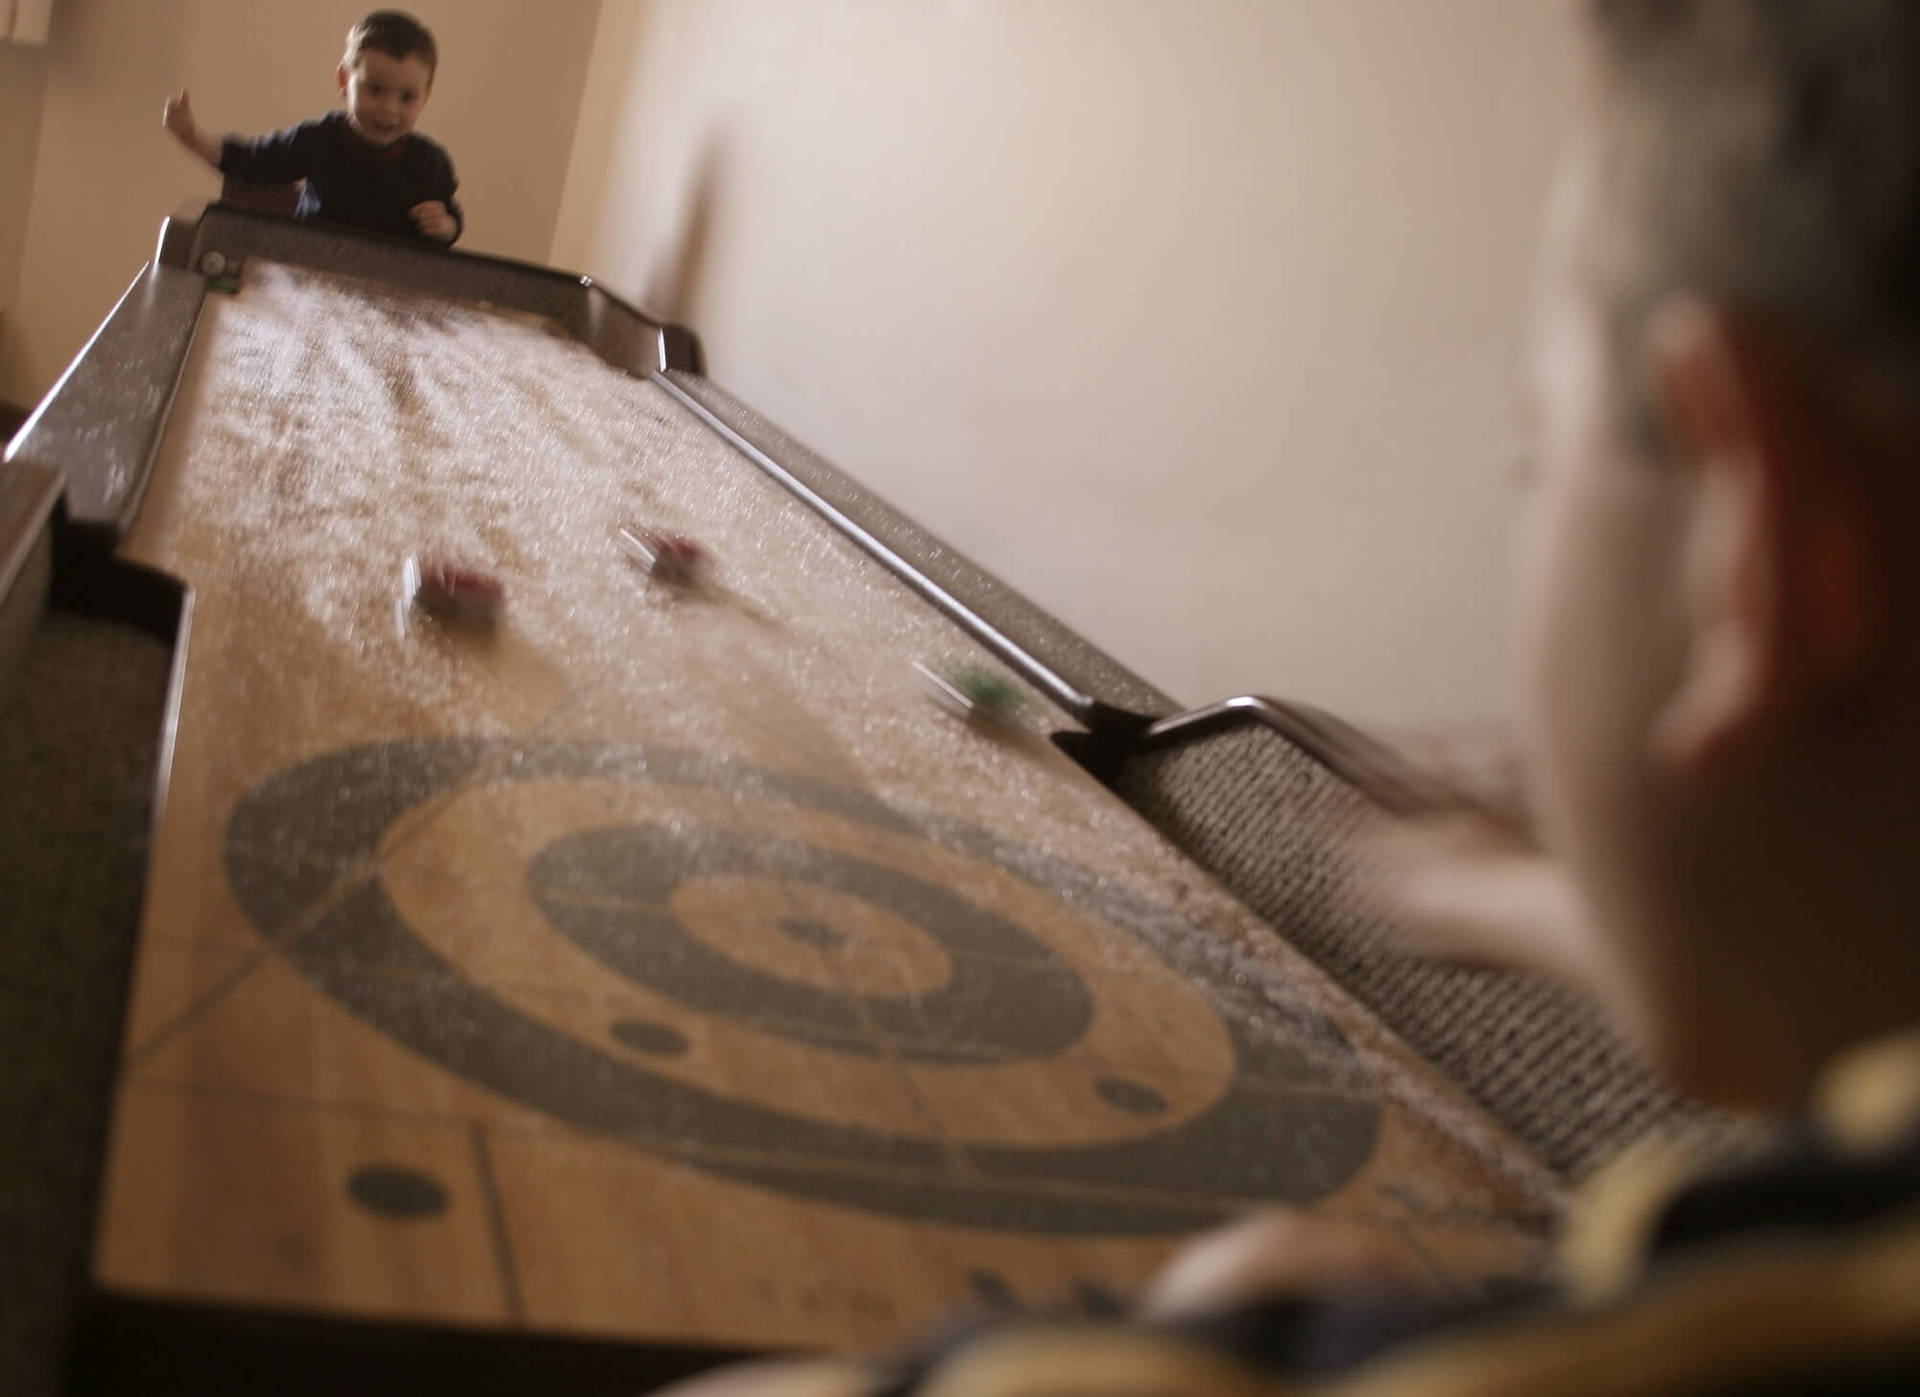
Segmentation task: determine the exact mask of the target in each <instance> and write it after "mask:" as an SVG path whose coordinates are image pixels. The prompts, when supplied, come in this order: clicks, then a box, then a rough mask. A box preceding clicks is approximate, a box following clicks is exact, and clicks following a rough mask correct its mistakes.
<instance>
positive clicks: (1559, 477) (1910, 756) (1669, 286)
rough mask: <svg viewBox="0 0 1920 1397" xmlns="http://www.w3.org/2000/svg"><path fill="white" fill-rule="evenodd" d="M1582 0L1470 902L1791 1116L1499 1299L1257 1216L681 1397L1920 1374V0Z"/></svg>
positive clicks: (1728, 1079) (1753, 1384)
mask: <svg viewBox="0 0 1920 1397" xmlns="http://www.w3.org/2000/svg"><path fill="white" fill-rule="evenodd" d="M1588 10H1589V14H1590V19H1591V28H1592V30H1593V31H1594V38H1595V43H1594V44H1593V48H1594V50H1595V52H1596V56H1597V58H1598V63H1597V65H1596V66H1597V78H1598V82H1597V89H1598V90H1597V93H1596V98H1595V100H1594V102H1593V103H1592V109H1591V110H1590V112H1589V113H1588V115H1587V118H1586V120H1585V122H1584V124H1583V129H1582V131H1581V133H1580V136H1581V138H1580V140H1579V141H1578V142H1577V144H1576V145H1575V147H1574V149H1573V150H1572V152H1571V153H1570V157H1569V160H1568V163H1567V165H1566V167H1565V169H1564V171H1563V181H1562V185H1561V188H1560V192H1559V198H1558V200H1557V202H1556V207H1555V211H1554V217H1553V219H1552V221H1551V225H1550V229H1549V238H1548V251H1549V255H1548V258H1547V261H1546V266H1545V272H1546V275H1545V279H1544V283H1543V286H1542V294H1541V297H1540V318H1539V327H1538V333H1537V335H1536V341H1535V345H1534V353H1533V359H1534V363H1533V374H1532V379H1533V391H1532V395H1531V396H1532V400H1533V405H1534V409H1535V416H1536V419H1537V422H1536V435H1537V446H1538V453H1537V454H1538V465H1539V473H1538V481H1537V484H1536V487H1535V495H1534V498H1533V500H1532V501H1531V506H1532V507H1531V509H1530V511H1529V517H1528V519H1527V521H1526V529H1525V544H1526V546H1525V547H1524V549H1523V550H1522V556H1521V559H1520V563H1521V566H1520V569H1519V572H1518V581H1519V594H1520V595H1519V599H1520V602H1521V612H1522V616H1521V619H1522V627H1521V634H1520V648H1521V651H1522V654H1523V656H1524V659H1525V664H1524V671H1523V672H1524V676H1525V682H1524V685H1523V689H1522V695H1521V698H1522V705H1521V713H1522V718H1523V731H1524V734H1525V737H1526V748H1527V751H1526V755H1527V758H1528V761H1529V766H1530V772H1529V774H1530V777H1531V782H1532V793H1533V798H1534V804H1535V807H1536V810H1537V813H1538V815H1539V817H1540V820H1541V824H1542V832H1543V836H1544V838H1545V841H1546V843H1547V845H1548V847H1549V849H1550V850H1551V851H1552V856H1553V862H1552V863H1540V864H1534V863H1530V862H1528V861H1527V860H1526V859H1525V858H1523V857H1521V856H1519V855H1517V854H1511V853H1505V854H1495V855H1488V856H1487V857H1486V859H1485V861H1484V863H1482V864H1480V865H1479V866H1478V871H1479V872H1480V873H1483V874H1484V875H1486V879H1487V882H1486V884H1485V885H1484V886H1483V887H1482V888H1481V890H1480V895H1481V901H1480V904H1479V906H1480V909H1481V910H1482V911H1486V912H1488V913H1490V914H1491V915H1492V917H1493V918H1494V920H1496V921H1498V920H1500V919H1501V918H1502V917H1504V916H1505V915H1506V914H1507V913H1508V912H1509V911H1510V910H1511V909H1512V908H1513V907H1514V906H1516V905H1522V906H1528V907H1533V908H1538V909H1541V910H1542V911H1543V912H1546V913H1548V914H1549V915H1550V916H1551V917H1552V918H1553V919H1554V921H1555V923H1556V926H1555V932H1556V935H1555V937H1554V940H1553V949H1552V950H1551V951H1550V953H1549V955H1548V959H1549V960H1551V961H1552V962H1553V963H1555V964H1556V965H1558V966H1559V967H1560V968H1562V969H1564V970H1567V971H1568V972H1569V973H1571V974H1573V975H1575V976H1576V977H1578V978H1581V979H1583V980H1584V981H1586V983H1587V984H1588V985H1589V987H1590V988H1592V989H1594V990H1595V991H1596V992H1597V993H1598V994H1599V995H1600V996H1601V997H1602V998H1603V999H1604V1000H1605V1001H1606V1002H1607V1003H1608V1004H1609V1005H1611V1007H1612V1008H1613V1009H1614V1010H1615V1011H1616V1013H1617V1014H1618V1015H1619V1017H1620V1020H1621V1022H1622V1024H1623V1026H1624V1027H1625V1028H1626V1029H1627V1030H1628V1031H1629V1032H1630V1033H1632V1034H1633V1035H1634V1037H1635V1038H1636V1039H1637V1041H1638V1042H1639V1043H1640V1044H1641V1045H1642V1046H1643V1048H1644V1049H1645V1050H1646V1052H1647V1053H1648V1055H1649V1057H1650V1058H1651V1059H1652V1060H1653V1061H1654V1062H1655V1063H1656V1064H1657V1065H1658V1066H1659V1067H1660V1068H1661V1069H1662V1070H1664V1071H1665V1072H1666V1073H1667V1074H1668V1075H1669V1077H1670V1078H1671V1079H1672V1080H1674V1081H1675V1082H1676V1083H1678V1084H1680V1085H1681V1086H1683V1087H1685V1088H1686V1089H1688V1090H1689V1091H1691V1092H1693V1093H1695V1094H1696V1095H1699V1096H1702V1097H1705V1098H1708V1099H1712V1100H1717V1101H1721V1102H1725V1103H1728V1104H1732V1105H1739V1106H1743V1107H1746V1108H1748V1109H1751V1110H1759V1111H1766V1112H1771V1113H1773V1114H1774V1115H1776V1116H1777V1117H1779V1118H1780V1119H1781V1120H1782V1122H1783V1123H1785V1122H1792V1126H1791V1128H1790V1129H1789V1130H1788V1131H1787V1132H1785V1133H1784V1134H1783V1136H1782V1138H1781V1140H1780V1142H1779V1143H1778V1144H1777V1146H1776V1147H1775V1148H1774V1150H1773V1151H1772V1153H1770V1154H1769V1155H1767V1156H1765V1157H1763V1158H1759V1159H1748V1160H1746V1161H1744V1162H1732V1161H1727V1162H1723V1163H1722V1164H1721V1165H1720V1166H1719V1167H1717V1168H1714V1169H1708V1170H1701V1169H1700V1168H1699V1167H1698V1165H1697V1163H1695V1162H1688V1161H1685V1160H1683V1159H1682V1158H1681V1157H1680V1156H1678V1155H1677V1154H1669V1155H1668V1156H1667V1157H1666V1158H1664V1159H1662V1160H1660V1161H1659V1163H1658V1168H1652V1167H1642V1168H1641V1169H1639V1170H1637V1171H1630V1172H1631V1173H1632V1178H1631V1180H1628V1179H1626V1178H1625V1177H1624V1176H1617V1177H1616V1179H1615V1180H1614V1187H1613V1188H1611V1189H1602V1190H1601V1191H1600V1192H1598V1193H1596V1194H1594V1195H1592V1196H1590V1197H1589V1198H1588V1199H1587V1200H1586V1202H1585V1205H1584V1206H1583V1207H1582V1208H1581V1209H1579V1210H1576V1213H1575V1215H1574V1219H1573V1226H1572V1229H1571V1230H1570V1233H1569V1238H1568V1241H1569V1248H1568V1251H1567V1268H1566V1279H1565V1281H1564V1283H1563V1284H1560V1285H1556V1286H1553V1287H1548V1288H1543V1289H1542V1290H1541V1291H1540V1292H1539V1293H1535V1294H1531V1295H1526V1296H1508V1297H1504V1298H1502V1299H1501V1300H1499V1301H1497V1302H1495V1301H1490V1300H1486V1299H1479V1300H1460V1301H1456V1302H1454V1303H1453V1305H1452V1306H1451V1308H1450V1309H1449V1308H1447V1307H1445V1306H1436V1305H1435V1304H1434V1303H1432V1302H1421V1301H1419V1300H1418V1299H1417V1298H1415V1297H1407V1296H1401V1297H1399V1298H1394V1297H1390V1296H1386V1295H1383V1294H1382V1292H1381V1289H1380V1286H1381V1284H1382V1282H1383V1279H1384V1278H1385V1275H1386V1272H1387V1270H1388V1269H1389V1268H1387V1267H1385V1266H1383V1264H1382V1262H1381V1259H1380V1257H1378V1256H1377V1255H1375V1254H1373V1252H1374V1250H1375V1249H1374V1248H1371V1247H1370V1245H1369V1242H1368V1239H1367V1237H1366V1236H1364V1235H1361V1236H1354V1235H1352V1232H1351V1230H1350V1229H1348V1228H1343V1226H1342V1225H1341V1223H1340V1222H1339V1221H1338V1220H1337V1219H1331V1218H1324V1217H1320V1216H1316V1215H1314V1214H1311V1213H1306V1214H1301V1213H1289V1212H1285V1211H1279V1212H1276V1213H1274V1214H1271V1215H1269V1216H1267V1217H1265V1218H1263V1219H1260V1220H1258V1221H1256V1222H1255V1223H1254V1224H1252V1225H1251V1226H1250V1227H1243V1228H1242V1230H1241V1231H1240V1232H1239V1233H1238V1234H1237V1235H1235V1236H1231V1237H1228V1238H1227V1239H1225V1240H1224V1241H1223V1242H1220V1243H1215V1244H1213V1245H1211V1246H1210V1247H1204V1248H1203V1249H1202V1250H1200V1251H1198V1252H1194V1253H1190V1254H1189V1256H1188V1258H1187V1259H1186V1260H1185V1261H1184V1262H1179V1263H1176V1265H1175V1266H1174V1267H1173V1268H1172V1270H1171V1271H1170V1273H1169V1274H1168V1275H1167V1276H1166V1277H1165V1278H1164V1280H1163V1282H1162V1284H1161V1285H1160V1286H1158V1287H1157V1288H1156V1289H1155V1290H1154V1291H1153V1292H1152V1293H1150V1295H1149V1296H1148V1297H1147V1305H1146V1306H1145V1308H1144V1310H1143V1312H1142V1313H1141V1314H1140V1315H1139V1316H1137V1317H1136V1318H1135V1319H1134V1320H1132V1321H1131V1322H1128V1323H1113V1322H1099V1323H1096V1322H1092V1321H1077V1322H1075V1321H1064V1320H1063V1321H1052V1322H1043V1321H1038V1320H1035V1321H1029V1322H1026V1323H1015V1324H1007V1325H1000V1326H994V1327H991V1328H988V1329H985V1330H983V1331H980V1332H977V1333H974V1334H972V1335H968V1336H964V1337H962V1338H958V1339H950V1340H948V1341H947V1342H946V1343H944V1344H942V1345H940V1346H938V1347H936V1348H932V1349H928V1350H924V1351H922V1352H920V1353H918V1354H910V1355H907V1356H904V1357H902V1358H901V1359H899V1360H897V1361H893V1362H886V1363H877V1364H867V1365H854V1364H850V1363H846V1362H844V1361H840V1360H821V1361H818V1362H815V1363H810V1364H804V1365H798V1366H786V1367H778V1368H771V1369H760V1370H743V1371H737V1372H732V1373H727V1374H723V1375H720V1376H718V1377H716V1378H714V1379H709V1380H708V1381H707V1382H706V1383H703V1384H700V1385H699V1386H700V1390H701V1392H702V1393H703V1394H706V1397H715V1395H716V1394H719V1393H723V1392H724V1393H729V1394H742V1395H743V1397H744V1394H756V1393H757V1394H764V1395H765V1397H774V1395H775V1394H793V1395H794V1397H798V1395H799V1394H807V1397H848V1395H850V1394H876V1393H888V1394H895V1395H896V1397H903V1395H904V1394H909V1393H925V1394H933V1393H937V1394H940V1397H1094V1394H1111V1393H1153V1394H1156V1397H1173V1394H1186V1393H1231V1394H1246V1397H1253V1395H1254V1394H1273V1395H1274V1397H1277V1395H1278V1394H1279V1393H1282V1392H1312V1393H1314V1394H1318V1397H1361V1395H1362V1394H1366V1397H1389V1395H1391V1397H1441V1394H1446V1397H1481V1395H1482V1394H1496V1393H1497V1394H1512V1397H1521V1395H1522V1394H1525V1395H1526V1397H1534V1394H1551V1395H1552V1397H1585V1395H1586V1394H1593V1395H1594V1397H1598V1394H1603V1393H1604V1394H1612V1395H1614V1397H1624V1395H1625V1394H1635V1395H1636V1397H1646V1395H1648V1394H1662V1395H1663V1397H1670V1395H1671V1394H1680V1393H1687V1394H1713V1395H1714V1397H1728V1394H1734V1393H1741V1394H1761V1393H1765V1394H1769V1397H1781V1395H1782V1394H1788V1393H1821V1394H1866V1393H1895V1392H1900V1393H1914V1392H1920V1034H1916V1029H1917V1028H1920V5H1916V4H1913V3H1912V0H1823V2H1822V3H1810V0H1588ZM1474 871H1475V865H1472V864H1470V865H1468V867H1467V868H1466V870H1465V872H1466V874H1468V875H1471V874H1472V873H1473V872H1474ZM1468 881H1469V882H1470V881H1471V879H1470V878H1469V879H1468ZM1516 898H1517V902H1516ZM1453 901H1454V912H1455V914H1456V916H1459V915H1460V914H1461V912H1462V909H1463V908H1464V909H1466V910H1467V911H1471V904H1472V903H1473V902H1474V898H1473V897H1471V896H1461V897H1456V898H1455V899H1454V900H1453ZM1464 920H1471V917H1470V916H1468V917H1464ZM1369 1287H1371V1291H1370V1293H1367V1292H1368V1288H1369ZM1356 1291H1357V1292H1360V1293H1359V1298H1358V1299H1356V1298H1354V1294H1355V1292H1356ZM1340 1294H1345V1296H1346V1298H1335V1297H1336V1296H1338V1295H1340Z"/></svg>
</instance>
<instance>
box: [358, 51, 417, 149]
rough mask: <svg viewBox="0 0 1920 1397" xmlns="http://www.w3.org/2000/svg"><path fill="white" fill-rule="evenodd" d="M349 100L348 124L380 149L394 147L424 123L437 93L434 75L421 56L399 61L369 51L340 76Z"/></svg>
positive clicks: (415, 55) (399, 59)
mask: <svg viewBox="0 0 1920 1397" xmlns="http://www.w3.org/2000/svg"><path fill="white" fill-rule="evenodd" d="M336 76H337V78H338V80H339V83H340V92H341V94H342V95H343V96H344V97H345V98H346V104H347V120H348V121H349V122H350V123H352V125H353V129H354V130H355V131H356V132H358V133H359V134H360V135H361V136H362V137H364V138H365V139H367V140H369V141H371V142H373V144H375V145H377V146H386V145H392V144H393V143H394V142H395V141H397V140H399V139H400V138H401V137H402V136H404V135H406V134H407V132H409V131H411V130H413V124H414V123H415V122H416V121H418V120H419V119H420V112H421V109H422V108H423V107H425V106H426V105H427V97H428V95H429V94H431V93H432V91H433V71H432V70H431V69H430V68H428V67H427V64H426V60H425V59H423V58H421V57H420V55H419V54H412V55H410V56H408V57H406V58H395V57H394V56H393V55H392V54H388V53H381V52H379V51H378V50H377V49H368V50H367V51H366V52H365V53H363V54H361V55H360V58H359V60H358V61H357V62H356V63H354V65H353V66H352V67H348V66H347V65H346V64H344V63H342V64H341V65H340V71H339V73H338V74H337V75H336Z"/></svg>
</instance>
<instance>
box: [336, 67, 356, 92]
mask: <svg viewBox="0 0 1920 1397" xmlns="http://www.w3.org/2000/svg"><path fill="white" fill-rule="evenodd" d="M352 77H353V70H352V69H350V68H348V67H347V65H346V64H344V63H342V64H341V65H340V66H339V67H338V68H336V69H334V71H333V80H334V82H335V84H337V85H338V86H339V88H340V92H341V94H342V95H343V96H344V95H345V94H346V90H347V82H348V80H349V79H351V78H352Z"/></svg>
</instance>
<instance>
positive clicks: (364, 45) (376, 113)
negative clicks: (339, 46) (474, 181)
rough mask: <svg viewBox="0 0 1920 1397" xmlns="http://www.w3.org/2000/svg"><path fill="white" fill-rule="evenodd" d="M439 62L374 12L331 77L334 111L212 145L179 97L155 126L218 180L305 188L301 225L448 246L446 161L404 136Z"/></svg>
mask: <svg viewBox="0 0 1920 1397" xmlns="http://www.w3.org/2000/svg"><path fill="white" fill-rule="evenodd" d="M438 63H439V52H438V50H437V49H436V48H435V46H434V42H433V35H432V34H430V33H428V32H427V30H426V27H425V26H424V25H422V24H421V23H420V21H418V20H417V19H415V18H414V17H413V16H412V15H409V14H403V13H401V12H400V11H399V10H376V11H374V12H373V13H372V14H370V15H368V16H367V17H366V18H365V19H363V20H361V21H360V22H359V23H358V24H356V25H354V26H353V28H352V30H351V31H349V32H348V34H347V51H346V56H345V57H344V58H342V59H341V60H340V67H339V71H338V72H337V73H335V75H334V77H335V80H336V81H337V82H338V83H339V85H340V94H341V97H342V98H343V99H344V100H343V104H342V105H343V109H342V110H340V111H337V112H329V113H327V115H325V116H322V117H316V118H314V119H313V120H311V121H303V122H301V123H300V124H299V125H298V126H291V127H288V128H287V129H286V130H285V131H280V132H276V133H275V134H273V135H269V136H260V137H256V138H255V139H253V140H240V139H237V138H235V137H232V136H229V137H226V138H225V139H220V140H216V139H215V138H213V137H211V136H209V135H207V134H206V133H204V132H203V131H201V129H200V128H199V126H198V125H197V124H196V123H195V121H194V117H193V107H192V105H191V104H190V102H189V101H188V98H187V94H186V92H185V91H184V90H183V91H182V92H181V93H180V94H179V95H178V96H175V97H170V98H168V99H167V104H166V111H165V114H164V118H163V119H164V121H165V123H166V127H167V130H169V131H171V132H172V133H173V136H174V139H175V140H177V141H179V142H180V144H181V145H183V146H185V147H186V148H187V149H188V150H190V151H192V152H193V153H194V154H196V155H198V156H199V157H200V158H201V159H203V160H205V161H206V162H207V163H208V164H210V165H212V166H214V167H215V168H217V169H218V170H219V171H220V172H221V173H222V174H225V175H232V176H234V177H235V178H238V179H243V180H251V181H253V182H255V183H260V184H292V183H294V182H295V181H297V180H304V181H305V182H306V183H305V185H304V187H303V188H302V189H301V192H300V203H299V206H298V208H296V209H295V213H296V214H297V215H298V216H299V217H301V218H323V219H327V220H329V221H331V222H334V223H346V224H351V225H352V226H354V227H356V228H367V229H371V230H372V231H374V232H376V233H389V234H394V235H396V236H400V237H419V238H427V239H431V240H432V241H434V242H438V243H443V244H451V243H452V242H453V241H454V240H455V239H456V238H458V237H459V236H460V232H461V228H462V227H463V224H464V218H463V216H462V214H461V212H460V205H459V204H457V203H456V202H454V197H453V191H454V189H455V187H456V185H457V183H458V181H456V180H455V179H454V177H453V162H452V161H450V160H449V159H448V158H447V153H446V151H444V150H442V149H441V148H440V147H439V146H438V145H436V144H434V143H433V142H432V141H430V140H428V139H427V138H426V137H425V136H422V135H419V134H418V133H416V132H415V131H414V129H413V126H414V123H415V122H416V121H418V120H419V119H420V113H421V111H422V109H423V108H425V106H426V105H427V98H428V97H429V96H431V95H432V93H433V75H434V70H435V68H436V67H437V66H438Z"/></svg>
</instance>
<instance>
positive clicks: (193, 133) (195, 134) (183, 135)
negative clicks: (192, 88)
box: [160, 87, 220, 167]
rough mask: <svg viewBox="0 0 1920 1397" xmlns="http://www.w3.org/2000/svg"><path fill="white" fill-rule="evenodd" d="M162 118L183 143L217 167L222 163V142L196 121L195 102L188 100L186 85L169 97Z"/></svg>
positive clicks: (176, 138) (169, 129)
mask: <svg viewBox="0 0 1920 1397" xmlns="http://www.w3.org/2000/svg"><path fill="white" fill-rule="evenodd" d="M160 120H161V122H162V124H163V125H165V126H166V128H167V130H168V131H170V132H171V133H172V134H173V138H174V139H175V140H176V141H178V142H180V144H181V145H183V146H185V147H186V148H187V149H188V150H190V151H192V152H193V153H194V154H195V155H197V156H199V157H200V158H201V159H202V160H204V161H206V162H207V163H208V164H209V165H213V166H216V167H217V166H218V165H219V164H220V142H219V141H217V140H215V139H214V138H213V137H211V136H209V135H207V134H206V133H205V132H203V131H202V130H201V129H200V128H199V126H198V125H197V124H196V123H195V122H194V119H193V103H192V102H190V101H189V100H188V98H187V90H186V89H185V88H184V87H183V88H181V89H180V92H179V94H178V95H177V96H173V97H169V98H167V105H166V107H165V108H164V109H163V110H162V111H161V113H160Z"/></svg>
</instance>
